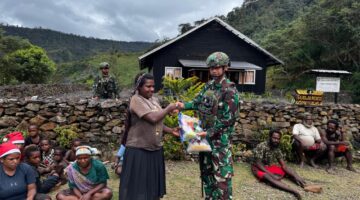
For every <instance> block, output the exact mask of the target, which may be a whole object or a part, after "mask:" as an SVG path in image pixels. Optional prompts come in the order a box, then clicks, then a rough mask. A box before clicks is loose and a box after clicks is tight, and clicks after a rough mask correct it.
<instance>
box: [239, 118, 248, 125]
mask: <svg viewBox="0 0 360 200" xmlns="http://www.w3.org/2000/svg"><path fill="white" fill-rule="evenodd" d="M249 122H250V121H249V120H247V119H240V123H242V124H247V123H249Z"/></svg>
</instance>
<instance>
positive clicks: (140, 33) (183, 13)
mask: <svg viewBox="0 0 360 200" xmlns="http://www.w3.org/2000/svg"><path fill="white" fill-rule="evenodd" d="M242 2H243V0H240V1H239V0H223V1H219V0H196V1H194V0H173V1H168V0H132V1H128V0H102V1H98V0H76V1H73V0H53V1H51V0H32V1H29V0H2V1H0V10H1V11H2V13H1V14H0V22H2V23H5V24H6V23H7V24H14V25H22V26H25V27H39V26H41V27H43V28H49V29H53V30H57V31H62V32H66V33H74V34H77V35H84V36H89V37H97V38H106V39H115V40H122V41H155V40H156V39H162V38H165V37H168V38H172V37H175V36H176V35H177V34H178V25H179V24H181V23H192V22H194V21H197V20H200V19H203V18H209V17H212V16H215V15H226V14H227V13H228V12H230V11H231V10H232V9H233V8H234V7H238V6H241V4H242Z"/></svg>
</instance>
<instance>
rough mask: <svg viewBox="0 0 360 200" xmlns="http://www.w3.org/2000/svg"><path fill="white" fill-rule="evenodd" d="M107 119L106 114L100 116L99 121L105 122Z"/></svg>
mask: <svg viewBox="0 0 360 200" xmlns="http://www.w3.org/2000/svg"><path fill="white" fill-rule="evenodd" d="M105 121H106V117H105V116H100V117H99V118H98V122H105Z"/></svg>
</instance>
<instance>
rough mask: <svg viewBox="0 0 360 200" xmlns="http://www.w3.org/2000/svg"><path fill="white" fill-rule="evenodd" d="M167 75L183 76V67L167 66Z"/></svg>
mask: <svg viewBox="0 0 360 200" xmlns="http://www.w3.org/2000/svg"><path fill="white" fill-rule="evenodd" d="M165 76H170V77H171V78H181V77H182V68H181V67H165Z"/></svg>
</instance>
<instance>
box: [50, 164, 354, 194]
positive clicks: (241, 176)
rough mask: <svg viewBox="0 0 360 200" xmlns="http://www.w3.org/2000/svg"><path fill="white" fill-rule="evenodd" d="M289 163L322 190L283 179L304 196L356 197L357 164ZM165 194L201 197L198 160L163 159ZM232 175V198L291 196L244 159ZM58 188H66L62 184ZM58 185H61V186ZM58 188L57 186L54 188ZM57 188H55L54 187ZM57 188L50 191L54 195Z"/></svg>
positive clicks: (114, 180)
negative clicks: (261, 177) (262, 177)
mask: <svg viewBox="0 0 360 200" xmlns="http://www.w3.org/2000/svg"><path fill="white" fill-rule="evenodd" d="M289 166H290V167H291V168H292V169H294V170H295V171H296V172H298V173H299V174H300V175H301V176H302V177H304V178H305V180H306V181H307V182H308V183H313V184H318V185H321V186H322V188H323V192H322V193H320V194H314V193H309V192H305V191H303V190H302V188H301V187H299V186H297V185H295V184H294V183H292V182H291V181H288V180H287V179H285V180H284V181H285V182H286V183H287V184H288V185H290V186H291V187H293V188H296V189H297V190H299V191H301V194H302V195H303V199H304V200H310V199H311V200H314V199H316V200H337V199H341V200H356V199H360V190H359V185H360V173H359V172H360V164H358V163H356V164H355V169H356V170H357V171H359V172H358V173H354V172H350V171H348V170H346V169H345V162H343V163H338V164H337V166H336V168H335V172H336V173H335V174H329V173H327V172H326V171H325V166H323V167H321V168H320V169H314V168H311V167H309V166H305V167H304V168H302V169H300V168H299V167H298V166H297V165H294V164H289ZM166 167H167V169H166V175H167V176H166V182H167V195H166V196H165V197H164V198H163V199H164V200H198V199H202V198H201V190H200V179H199V176H200V174H199V170H198V164H197V163H196V162H191V161H182V162H173V161H168V162H166ZM234 169H235V177H234V178H233V199H236V200H258V199H266V200H289V199H295V197H294V196H293V195H291V194H289V193H286V192H283V191H280V190H278V189H274V188H272V187H270V186H268V185H266V184H264V183H261V182H259V181H258V180H257V179H255V178H254V176H253V175H252V173H251V171H250V166H249V164H247V163H235V165H234ZM109 174H110V176H111V179H110V180H109V182H108V185H109V187H111V188H112V189H113V192H114V197H113V199H118V192H119V178H118V177H116V176H115V174H114V173H113V171H112V170H110V169H109ZM62 188H66V186H63V187H62ZM62 188H61V189H62ZM58 190H59V189H58ZM58 190H57V191H58ZM57 191H53V192H52V197H53V199H55V194H56V192H57Z"/></svg>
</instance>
